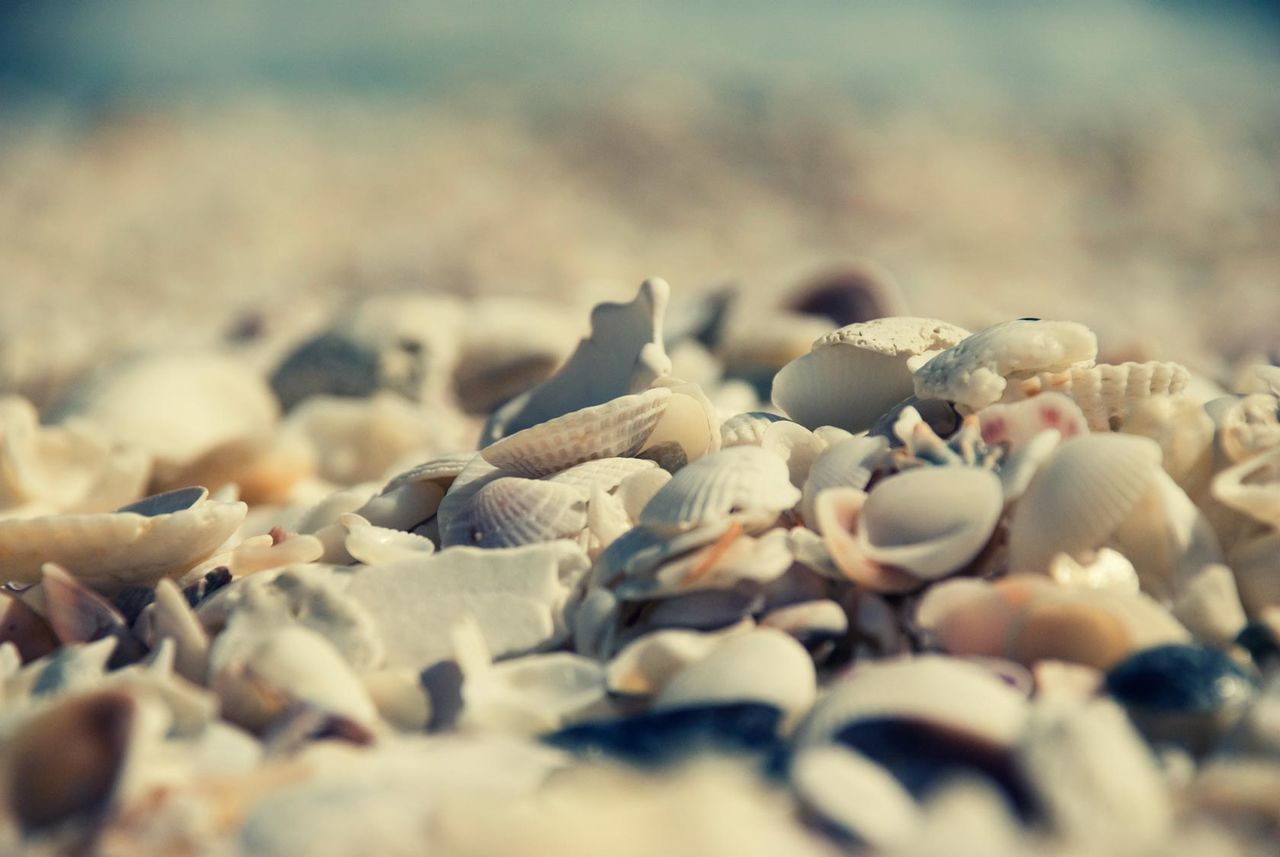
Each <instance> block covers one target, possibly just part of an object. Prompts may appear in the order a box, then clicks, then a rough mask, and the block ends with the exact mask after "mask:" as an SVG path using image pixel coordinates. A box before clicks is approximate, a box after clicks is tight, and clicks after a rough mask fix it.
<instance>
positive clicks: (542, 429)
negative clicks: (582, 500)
mask: <svg viewBox="0 0 1280 857" xmlns="http://www.w3.org/2000/svg"><path fill="white" fill-rule="evenodd" d="M670 398H671V391H670V390H668V389H666V388H665V387H655V388H654V389H652V390H646V391H645V392H643V393H638V394H636V395H629V396H620V397H618V398H616V399H612V400H610V401H608V402H605V403H604V404H600V405H592V406H590V407H587V408H583V409H581V410H578V411H574V412H572V413H568V414H564V415H563V416H559V417H556V418H554V419H551V420H548V421H547V422H545V423H540V424H538V425H536V426H531V427H529V428H527V429H523V430H522V431H518V432H516V433H515V434H512V435H508V436H507V437H504V438H502V439H501V440H499V441H497V442H495V443H494V444H492V445H490V446H487V447H485V448H484V449H483V450H481V453H480V454H481V455H483V456H484V459H485V461H488V462H489V463H490V464H492V465H494V466H495V467H500V468H502V469H504V470H507V471H510V472H511V473H517V474H519V475H521V476H528V477H531V478H537V477H540V476H549V475H551V474H553V473H559V472H560V471H562V470H565V469H566V468H569V467H572V466H573V465H575V464H581V463H582V462H584V461H592V460H594V459H598V458H614V457H624V458H625V457H628V456H631V455H635V454H636V453H637V452H639V451H640V449H641V447H643V446H644V443H645V441H646V440H648V438H649V435H650V434H652V433H653V430H654V426H656V425H657V424H658V420H659V419H661V417H662V414H663V411H665V410H666V408H667V401H668V400H669V399H670Z"/></svg>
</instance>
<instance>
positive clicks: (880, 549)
mask: <svg viewBox="0 0 1280 857" xmlns="http://www.w3.org/2000/svg"><path fill="white" fill-rule="evenodd" d="M1003 507H1004V497H1003V494H1002V492H1001V487H1000V480H999V479H998V478H996V476H995V474H993V473H992V472H991V471H989V470H981V469H979V468H976V467H919V468H915V469H913V470H909V471H906V472H905V473H899V474H897V475H895V476H891V477H889V478H888V479H885V480H883V481H881V482H879V483H877V484H876V486H875V487H874V489H873V490H872V491H871V493H870V494H869V495H868V496H867V501H866V504H865V505H864V506H863V507H862V513H861V516H860V518H859V521H858V542H859V544H860V545H861V547H862V551H863V553H864V555H865V556H867V557H868V558H869V559H871V560H873V561H875V562H877V563H880V564H882V565H889V566H893V567H894V568H901V569H903V570H905V571H908V572H910V573H911V574H913V575H915V576H916V577H920V578H924V579H928V580H931V579H934V578H937V577H941V576H943V575H945V574H949V573H950V572H953V571H956V570H957V569H960V568H963V567H964V566H965V565H967V564H968V563H969V562H970V561H971V560H972V559H973V558H974V557H976V556H977V555H978V553H979V552H980V551H981V550H982V547H983V545H985V544H986V543H987V540H988V539H989V538H990V537H991V533H992V531H993V530H994V528H995V525H996V521H997V520H999V518H1000V512H1001V510H1002V509H1003Z"/></svg>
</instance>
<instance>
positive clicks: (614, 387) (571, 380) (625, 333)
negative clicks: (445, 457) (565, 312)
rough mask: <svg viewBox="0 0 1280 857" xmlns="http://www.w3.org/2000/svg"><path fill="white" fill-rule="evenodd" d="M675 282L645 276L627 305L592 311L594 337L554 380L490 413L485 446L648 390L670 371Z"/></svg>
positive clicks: (582, 344)
mask: <svg viewBox="0 0 1280 857" xmlns="http://www.w3.org/2000/svg"><path fill="white" fill-rule="evenodd" d="M670 295H671V287H670V286H668V285H667V284H666V283H665V282H664V281H662V280H659V279H650V280H645V281H644V282H643V283H641V285H640V289H639V291H638V292H637V293H636V296H635V297H634V298H633V299H632V300H631V301H630V302H629V303H625V304H617V303H602V304H598V305H596V307H595V308H594V309H592V311H591V336H590V338H588V339H584V340H582V341H581V342H580V343H578V347H577V349H576V350H575V351H574V352H573V354H572V355H571V356H570V357H569V359H568V360H567V361H566V362H565V364H564V365H563V366H562V367H560V370H559V371H558V372H556V374H555V375H554V376H552V377H551V378H550V379H549V380H547V381H545V382H544V383H542V384H540V385H539V386H537V387H535V388H534V389H533V390H531V391H530V392H529V393H528V394H526V395H524V396H518V397H516V398H515V399H512V400H511V402H510V403H508V404H507V405H505V406H503V407H501V408H499V409H498V410H497V411H495V412H494V413H493V415H492V416H491V417H490V418H489V422H488V424H487V425H486V426H485V430H484V436H483V438H482V441H481V443H482V445H488V444H492V443H493V441H495V440H497V439H498V438H500V437H504V436H506V435H509V434H513V433H515V432H518V431H522V430H524V429H527V428H529V427H531V426H536V425H538V424H540V423H544V422H547V421H548V420H551V419H554V418H555V417H559V416H562V415H563V414H567V413H571V412H573V411H577V410H581V409H583V408H587V407H591V406H593V405H599V404H603V403H604V402H608V401H610V400H611V399H616V398H618V397H619V396H625V395H628V394H630V393H637V392H640V391H641V390H645V389H647V388H648V387H649V386H650V385H651V384H652V383H653V382H654V380H656V379H657V378H659V377H661V376H663V375H666V374H667V373H669V372H670V371H671V359H670V358H669V357H667V353H666V351H665V350H664V349H663V345H662V342H663V338H662V316H663V314H664V313H665V312H666V308H667V301H668V300H669V298H670Z"/></svg>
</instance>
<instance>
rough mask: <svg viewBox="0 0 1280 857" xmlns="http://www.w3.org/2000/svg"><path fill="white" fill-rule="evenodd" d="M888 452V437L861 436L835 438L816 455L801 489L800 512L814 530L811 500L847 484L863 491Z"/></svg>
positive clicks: (814, 517)
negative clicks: (842, 438) (836, 439)
mask: <svg viewBox="0 0 1280 857" xmlns="http://www.w3.org/2000/svg"><path fill="white" fill-rule="evenodd" d="M888 452H889V440H888V438H884V437H878V436H872V435H864V436H861V437H851V438H848V439H847V440H841V441H837V442H836V443H833V444H831V445H830V446H828V447H827V448H826V449H824V450H822V452H820V453H819V454H818V457H817V458H816V459H814V462H813V464H812V465H811V466H810V467H809V473H808V476H807V478H806V479H805V481H804V487H803V488H802V489H801V493H802V495H803V497H802V500H801V502H800V515H801V517H803V518H804V520H805V522H806V523H807V524H808V525H809V526H810V527H812V528H814V529H817V512H816V508H815V505H814V504H815V503H816V501H817V499H818V495H819V494H821V493H822V492H823V491H825V490H826V489H828V488H836V487H841V486H843V487H848V488H857V489H858V490H865V489H866V487H867V483H869V482H870V481H871V477H872V475H873V474H874V473H875V472H876V470H877V469H878V468H879V467H880V466H881V465H882V464H883V463H884V462H885V457H886V456H887V454H888Z"/></svg>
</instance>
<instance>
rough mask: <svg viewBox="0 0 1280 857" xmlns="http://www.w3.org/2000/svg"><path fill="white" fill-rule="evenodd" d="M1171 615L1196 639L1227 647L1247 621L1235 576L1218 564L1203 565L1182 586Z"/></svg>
mask: <svg viewBox="0 0 1280 857" xmlns="http://www.w3.org/2000/svg"><path fill="white" fill-rule="evenodd" d="M1173 615H1174V616H1176V617H1177V619H1178V621H1179V622H1181V623H1182V624H1183V625H1186V626H1187V628H1188V629H1189V630H1190V631H1191V633H1193V634H1195V636H1196V639H1197V640H1200V641H1202V642H1205V643H1208V644H1209V645H1211V646H1222V647H1223V648H1226V647H1228V646H1230V644H1231V642H1232V641H1233V640H1235V638H1236V635H1237V634H1239V633H1240V629H1242V628H1243V627H1244V626H1245V624H1246V623H1247V622H1248V621H1249V620H1248V617H1247V616H1245V612H1244V607H1243V606H1242V605H1241V603H1240V592H1239V590H1238V589H1237V588H1236V579H1235V575H1233V574H1232V572H1231V569H1230V568H1228V567H1227V566H1225V565H1222V564H1221V563H1213V564H1211V565H1206V566H1205V567H1204V568H1202V569H1201V570H1200V571H1199V572H1197V573H1196V574H1195V575H1193V576H1191V577H1189V578H1188V579H1187V580H1186V581H1185V582H1184V583H1183V585H1182V588H1181V592H1179V593H1178V597H1177V599H1176V600H1175V601H1174V602H1173Z"/></svg>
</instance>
